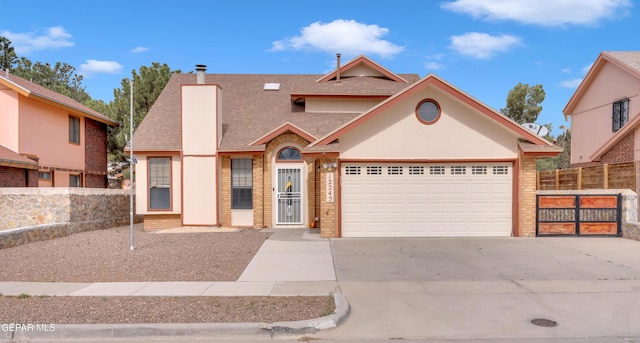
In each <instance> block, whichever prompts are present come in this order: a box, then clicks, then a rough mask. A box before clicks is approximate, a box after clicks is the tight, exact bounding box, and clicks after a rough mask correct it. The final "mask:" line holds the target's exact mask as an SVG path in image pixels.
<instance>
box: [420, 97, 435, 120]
mask: <svg viewBox="0 0 640 343" xmlns="http://www.w3.org/2000/svg"><path fill="white" fill-rule="evenodd" d="M416 115H417V116H418V120H420V121H421V122H423V123H425V124H433V123H435V122H436V121H438V118H440V106H439V105H438V103H437V102H435V101H433V100H431V99H426V100H422V101H421V102H420V103H419V104H418V107H416Z"/></svg>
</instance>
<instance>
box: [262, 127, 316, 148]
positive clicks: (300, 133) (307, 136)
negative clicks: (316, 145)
mask: <svg viewBox="0 0 640 343" xmlns="http://www.w3.org/2000/svg"><path fill="white" fill-rule="evenodd" d="M287 132H291V133H295V134H296V135H298V136H300V137H302V138H304V139H306V140H307V142H313V141H314V140H315V137H313V136H312V135H310V134H308V133H307V132H305V131H304V130H302V129H301V128H299V127H297V126H295V125H293V124H291V123H290V122H286V123H284V124H282V125H280V126H278V127H277V128H275V129H273V130H271V131H270V132H268V133H267V134H265V135H264V136H262V137H260V138H258V139H256V140H255V141H253V142H251V144H249V145H253V146H256V145H262V144H267V143H269V142H270V141H271V140H272V139H274V138H276V137H278V136H280V135H281V134H283V133H287Z"/></svg>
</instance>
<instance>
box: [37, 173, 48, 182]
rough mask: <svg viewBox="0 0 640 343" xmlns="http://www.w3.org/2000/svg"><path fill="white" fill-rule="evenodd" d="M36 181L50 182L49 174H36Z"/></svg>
mask: <svg viewBox="0 0 640 343" xmlns="http://www.w3.org/2000/svg"><path fill="white" fill-rule="evenodd" d="M38 179H40V180H47V181H51V172H38Z"/></svg>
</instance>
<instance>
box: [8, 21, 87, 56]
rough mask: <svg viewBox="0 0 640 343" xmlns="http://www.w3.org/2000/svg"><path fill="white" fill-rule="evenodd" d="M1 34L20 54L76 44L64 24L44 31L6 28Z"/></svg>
mask: <svg viewBox="0 0 640 343" xmlns="http://www.w3.org/2000/svg"><path fill="white" fill-rule="evenodd" d="M0 36H4V37H6V38H8V39H9V40H10V41H11V45H13V47H14V48H15V50H16V53H17V54H18V55H28V54H29V53H31V52H34V51H38V50H47V49H59V48H68V47H72V46H74V45H75V43H74V42H73V41H72V40H71V38H72V36H71V35H70V34H69V33H67V32H66V31H65V30H64V27H62V26H54V27H50V28H48V29H47V30H46V31H45V32H44V33H38V32H27V33H16V32H11V31H6V30H4V31H0Z"/></svg>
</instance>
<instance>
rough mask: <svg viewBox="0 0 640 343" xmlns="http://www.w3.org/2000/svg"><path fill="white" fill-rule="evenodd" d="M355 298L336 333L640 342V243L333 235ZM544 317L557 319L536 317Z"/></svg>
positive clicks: (330, 335)
mask: <svg viewBox="0 0 640 343" xmlns="http://www.w3.org/2000/svg"><path fill="white" fill-rule="evenodd" d="M331 246H332V250H333V254H334V263H335V268H336V274H337V278H338V283H339V287H340V288H341V291H342V292H343V293H344V294H345V295H346V296H347V298H348V299H349V302H350V303H351V307H352V314H351V316H350V318H349V319H348V320H347V321H346V322H345V323H344V324H343V325H342V326H340V327H338V328H336V329H334V330H329V331H326V332H321V333H319V334H318V335H317V336H318V337H319V338H327V339H366V340H370V339H424V338H431V339H456V340H458V339H459V340H465V339H475V340H477V339H480V338H485V339H507V340H508V339H541V340H542V341H547V340H548V339H550V338H554V339H559V338H586V337H590V338H602V337H609V338H611V339H612V341H616V342H617V341H618V339H620V341H624V339H627V340H628V341H631V340H634V341H635V340H636V339H638V341H639V342H640V338H639V337H640V242H637V241H631V240H626V239H621V238H586V237H583V238H531V239H529V238H462V239H453V238H452V239H449V238H438V239H344V238H343V239H333V240H331ZM537 318H543V319H549V320H550V321H555V322H557V326H555V327H540V326H536V325H533V324H532V323H531V320H533V319H537Z"/></svg>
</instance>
